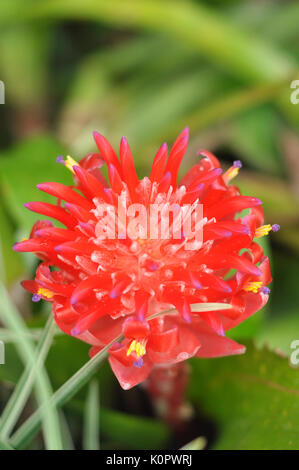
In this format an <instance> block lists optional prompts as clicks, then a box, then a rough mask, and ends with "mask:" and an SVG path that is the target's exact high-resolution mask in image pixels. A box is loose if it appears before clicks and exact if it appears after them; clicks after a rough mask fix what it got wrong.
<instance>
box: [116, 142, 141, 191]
mask: <svg viewBox="0 0 299 470" xmlns="http://www.w3.org/2000/svg"><path fill="white" fill-rule="evenodd" d="M119 156H120V163H121V168H122V173H123V177H124V181H125V182H126V183H127V186H128V188H129V191H130V193H131V195H132V194H133V193H134V190H135V188H136V186H137V185H138V183H139V180H138V176H137V173H136V169H135V165H134V160H133V157H132V153H131V150H130V147H129V144H128V142H127V140H126V139H125V137H123V138H122V139H121V142H120V151H119Z"/></svg>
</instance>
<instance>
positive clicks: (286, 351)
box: [0, 0, 299, 449]
mask: <svg viewBox="0 0 299 470" xmlns="http://www.w3.org/2000/svg"><path fill="white" fill-rule="evenodd" d="M298 24H299V2H298V1H290V0H223V1H220V0H210V1H208V0H206V1H199V0H193V1H191V0H189V1H187V0H172V1H170V0H84V1H82V0H81V1H79V0H64V1H61V0H60V1H59V0H39V1H37V0H1V2H0V80H2V81H3V82H4V83H5V98H6V103H5V104H4V105H1V106H0V122H1V126H0V192H1V198H0V230H1V231H0V237H1V238H0V240H1V246H0V275H1V280H2V281H3V283H5V285H6V286H7V288H8V290H9V293H10V295H11V299H12V301H13V302H14V304H15V305H16V306H17V307H18V308H19V310H20V312H21V313H22V315H23V316H24V318H25V319H26V323H27V325H28V327H30V328H33V330H32V338H33V339H36V338H37V337H38V334H39V331H40V330H39V328H40V326H42V325H43V324H44V322H45V317H46V315H45V310H46V307H45V306H41V305H40V304H38V305H32V303H31V302H30V298H29V296H28V295H27V294H26V293H25V292H23V290H22V289H21V288H20V285H19V282H20V280H21V279H24V278H28V277H31V276H32V274H33V271H34V268H35V267H36V265H35V261H34V260H33V256H31V255H29V256H28V255H23V254H21V255H20V254H16V253H14V252H13V251H12V249H11V247H12V244H13V243H14V241H16V240H20V239H21V238H22V237H23V236H28V231H29V230H30V227H31V225H32V222H33V221H34V220H36V217H35V215H34V214H31V213H29V212H28V211H26V210H25V209H24V207H23V204H24V202H27V201H30V200H36V199H41V198H43V196H42V195H41V193H38V191H37V190H36V187H35V186H36V184H38V183H40V182H43V181H60V182H65V181H67V182H69V183H70V182H71V179H70V175H69V174H66V172H64V171H63V167H61V166H60V165H57V164H56V162H55V159H56V157H57V156H58V155H60V154H64V155H66V154H68V153H70V154H71V155H72V156H73V157H74V158H81V157H82V156H84V155H85V154H86V153H88V152H90V151H92V150H94V149H95V145H94V142H93V139H92V131H94V130H97V131H99V132H100V133H102V134H104V135H105V136H106V138H108V140H109V141H110V142H111V143H112V144H113V145H114V147H115V148H116V149H117V148H118V146H119V141H120V138H121V136H122V135H125V136H126V137H127V139H128V141H129V143H130V145H131V148H132V149H133V152H134V158H135V162H136V166H137V169H138V172H139V175H140V176H143V175H145V174H146V172H148V170H149V168H150V165H151V162H152V159H153V155H154V153H155V151H156V150H157V148H158V147H159V145H160V144H161V143H162V142H163V141H165V140H166V141H167V142H168V143H172V142H173V140H174V139H175V137H176V136H177V134H178V133H179V132H180V131H181V130H182V129H183V128H184V127H185V126H186V125H188V126H189V127H190V133H191V141H190V145H189V149H188V153H187V155H186V157H185V159H184V163H183V167H182V172H183V171H185V170H186V169H187V168H189V167H190V166H191V165H192V164H193V163H195V162H196V160H197V158H198V157H197V156H196V151H197V150H199V149H202V148H207V149H209V150H210V151H212V152H214V153H215V154H216V155H217V156H218V157H219V158H220V159H221V161H222V163H223V165H224V166H225V167H228V166H229V165H230V164H231V163H232V161H233V160H237V159H240V160H242V161H243V169H242V171H241V172H240V175H239V177H238V180H237V184H238V185H240V187H241V188H242V190H243V192H244V193H245V194H250V195H253V196H256V197H259V198H260V199H262V200H263V202H264V209H265V214H266V223H278V224H280V225H281V230H280V231H279V232H278V233H276V234H272V235H270V236H269V237H268V238H267V239H263V240H262V243H263V246H264V248H265V251H266V253H267V254H269V256H270V257H271V264H272V270H273V277H274V282H273V284H272V293H271V298H270V301H269V304H268V306H267V307H266V309H265V311H264V312H262V313H258V314H257V315H256V316H255V317H253V318H252V319H250V320H249V321H247V322H246V323H245V324H244V325H242V326H241V327H239V328H238V329H237V330H236V331H234V332H233V336H234V337H235V338H237V339H238V340H240V341H243V342H245V343H246V344H248V352H247V354H246V355H245V356H242V357H240V358H227V359H217V360H201V361H191V362H190V363H191V367H192V369H193V373H192V379H191V384H190V388H189V398H190V401H191V403H192V406H193V409H194V420H193V421H194V422H193V423H192V426H191V424H190V429H189V431H190V432H189V434H190V436H189V435H188V436H187V434H186V436H184V438H183V439H182V442H178V444H184V443H186V442H187V441H188V438H190V439H191V438H192V437H196V436H197V435H204V436H206V437H207V438H208V445H209V447H211V448H220V449H230V448H233V449H239V448H274V449H279V448H295V449H299V424H298V423H299V377H298V375H299V372H298V369H296V368H292V367H291V366H290V365H289V363H288V358H287V357H288V356H289V355H290V354H291V353H292V349H291V346H290V344H291V342H292V341H293V340H296V339H298V340H299V306H298V305H299V288H298V282H299V262H298V260H299V231H298V228H299V210H298V209H299V204H298V202H299V135H298V130H299V102H298V104H293V103H291V99H290V98H291V93H292V92H294V91H295V90H294V89H292V88H291V83H292V82H293V81H294V80H298V79H299V47H298V44H299V43H298V40H299V29H298ZM298 100H299V93H298V94H297V101H298ZM0 303H1V299H0ZM34 335H35V336H34ZM0 339H2V340H3V341H4V342H5V344H6V365H4V366H0V378H1V381H2V382H1V386H0V409H1V408H2V407H3V406H4V404H5V402H6V401H7V398H8V396H9V394H10V391H11V386H12V385H13V384H14V383H15V382H16V381H17V378H18V377H19V376H20V373H21V370H22V367H23V366H22V363H21V362H20V360H19V359H18V356H17V355H16V351H15V347H14V344H15V342H16V341H17V338H16V337H15V336H14V335H13V333H12V332H10V330H9V329H8V328H5V326H3V328H0ZM87 349H88V348H87V347H86V345H84V344H81V343H79V342H78V341H76V340H75V339H73V338H68V337H64V336H61V335H57V336H56V337H55V341H54V344H53V347H52V348H51V351H50V354H49V357H48V359H47V362H46V368H47V371H48V373H49V376H50V378H51V381H52V385H53V387H54V388H57V387H58V386H60V385H61V384H62V383H63V382H64V381H65V380H66V379H67V378H68V377H70V376H71V374H72V373H74V372H75V371H76V370H77V369H78V368H79V367H80V366H82V365H83V364H84V363H85V362H86V360H87ZM97 380H98V381H99V384H100V393H101V409H100V410H99V413H100V423H101V425H100V434H101V443H102V446H103V448H118V449H121V448H125V449H126V448H129V449H130V448H137V447H138V448H145V447H147V448H165V447H167V446H171V445H173V443H174V442H176V441H175V438H174V437H173V436H171V430H170V429H168V428H167V427H166V426H165V425H164V424H163V423H162V421H161V420H159V419H158V418H156V417H155V416H154V415H153V413H152V411H151V409H150V406H149V404H148V403H147V402H146V396H145V395H144V392H142V390H139V389H137V390H135V389H134V390H132V391H130V392H122V391H121V390H120V389H119V386H118V384H117V383H116V380H115V379H114V377H113V376H112V374H111V373H110V370H109V368H108V367H106V366H105V367H104V368H103V369H101V371H100V373H99V376H98V378H97ZM86 393H89V392H88V390H87V389H84V390H82V391H81V392H80V393H79V394H78V396H77V397H76V399H73V400H71V401H70V402H69V404H68V405H67V407H65V409H64V415H61V416H62V417H61V419H62V420H63V423H64V426H65V427H66V428H67V427H68V429H70V430H71V435H72V439H71V438H70V435H69V434H70V433H69V432H66V433H65V436H66V437H65V439H66V440H67V443H68V444H67V445H68V446H69V447H70V448H71V447H72V446H73V445H76V447H80V446H81V445H82V444H81V440H82V435H81V422H82V419H83V415H84V409H85V408H84V407H85V404H86ZM33 403H34V401H30V402H29V403H28V405H27V408H26V410H25V414H26V413H27V414H28V413H29V412H30V410H32V407H33ZM190 439H189V440H190ZM184 440H185V442H184ZM171 443H172V444H171ZM30 445H31V447H32V448H38V447H40V446H41V445H42V444H41V439H36V440H35V441H34V442H33V443H31V444H30Z"/></svg>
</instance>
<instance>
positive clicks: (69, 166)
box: [65, 155, 79, 174]
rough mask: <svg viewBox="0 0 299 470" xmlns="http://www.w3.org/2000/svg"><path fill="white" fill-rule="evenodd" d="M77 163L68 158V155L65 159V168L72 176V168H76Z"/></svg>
mask: <svg viewBox="0 0 299 470" xmlns="http://www.w3.org/2000/svg"><path fill="white" fill-rule="evenodd" d="M78 165H79V164H78V162H76V160H74V159H73V158H72V157H70V155H68V156H67V157H66V160H65V166H66V167H67V169H68V170H70V171H71V172H72V173H73V174H75V172H74V170H73V166H78Z"/></svg>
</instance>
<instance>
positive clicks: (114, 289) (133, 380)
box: [14, 129, 279, 389]
mask: <svg viewBox="0 0 299 470" xmlns="http://www.w3.org/2000/svg"><path fill="white" fill-rule="evenodd" d="M94 137H95V141H96V144H97V147H98V150H99V153H93V154H89V155H87V156H86V157H84V158H83V159H82V160H81V161H80V162H79V163H77V162H76V161H75V160H74V159H73V158H71V157H67V158H66V159H65V160H64V159H63V158H62V157H58V159H57V161H58V162H59V163H63V164H64V165H65V166H66V168H67V169H68V170H70V171H71V172H72V174H73V176H74V181H75V184H74V186H65V185H63V184H60V183H56V182H48V183H42V184H39V185H38V189H40V190H41V191H44V192H46V193H48V194H50V195H51V196H53V197H54V198H56V199H57V203H54V204H52V203H46V202H29V203H27V204H25V206H26V207H27V208H28V209H30V210H32V211H34V212H38V213H39V214H42V215H44V216H46V217H49V218H53V219H56V220H57V221H59V222H60V223H62V224H63V225H64V227H65V228H60V227H55V226H54V225H53V223H52V222H51V221H49V220H43V221H38V222H36V223H35V225H34V226H33V229H32V231H31V234H30V238H29V239H28V240H24V241H22V242H20V243H17V244H15V246H14V249H15V250H16V251H23V252H27V251H31V252H34V253H35V254H36V256H37V257H38V258H40V259H41V263H40V265H39V267H38V268H37V272H36V276H35V279H34V280H28V281H23V286H24V288H25V289H27V290H29V291H30V292H31V293H32V294H33V298H32V300H33V301H35V302H36V301H38V300H40V299H43V300H46V301H48V302H51V303H52V308H53V314H54V317H55V320H56V323H57V325H58V326H59V328H61V330H63V331H64V332H65V333H67V334H70V335H73V336H75V337H77V338H79V339H81V340H83V341H86V342H87V343H89V344H91V345H92V348H91V351H90V355H91V356H92V355H94V354H96V353H97V352H98V351H100V350H101V349H102V348H104V347H106V346H107V345H110V347H109V362H110V365H111V367H112V369H113V371H114V373H115V375H116V376H117V378H118V380H119V382H120V384H121V386H122V387H123V388H125V389H128V388H130V387H132V386H134V385H136V384H138V383H140V382H141V381H143V380H144V379H146V377H147V376H148V375H149V373H150V371H151V370H152V368H153V367H154V366H155V365H159V364H163V365H165V364H166V365H167V364H169V365H170V364H175V363H177V362H179V361H183V360H185V359H188V358H190V357H193V356H196V357H216V356H225V355H230V354H240V353H242V352H244V349H245V348H244V347H243V346H242V345H239V344H237V343H236V342H234V341H233V340H231V339H229V338H227V337H226V336H225V332H226V330H229V329H231V328H233V327H234V326H236V325H238V324H239V323H241V322H243V321H244V320H246V319H247V318H248V317H249V316H251V315H252V314H253V313H255V312H256V311H257V310H259V309H260V308H262V307H263V306H264V305H265V303H266V302H267V300H268V294H269V289H268V288H267V287H266V285H267V284H269V283H270V282H271V280H272V279H271V273H270V267H269V260H268V258H267V257H265V256H264V255H263V250H262V248H261V246H260V245H259V244H258V243H256V241H255V238H259V237H261V236H263V235H266V234H268V233H269V231H270V230H273V231H276V230H278V228H279V226H277V225H273V226H271V225H263V220H264V216H263V211H262V208H261V201H260V200H259V199H257V198H254V197H249V196H242V195H241V194H240V191H239V189H238V188H237V187H236V186H233V185H231V184H230V182H231V180H232V178H234V177H235V176H237V174H238V172H239V169H240V168H241V166H242V165H241V162H239V161H237V162H235V163H234V164H233V166H232V167H231V168H230V169H228V170H227V171H226V172H225V173H224V174H223V175H222V170H221V168H220V164H219V161H218V160H217V158H216V157H215V156H214V155H212V154H211V153H210V152H207V151H202V152H200V153H199V156H200V160H199V162H198V163H197V164H196V165H195V166H193V168H191V170H190V171H189V172H188V173H187V174H186V175H185V176H184V177H183V179H182V180H181V181H180V183H177V176H178V170H179V166H180V163H181V161H182V159H183V157H184V154H185V152H186V148H187V143H188V129H185V130H184V131H183V132H182V133H181V134H180V135H179V137H178V138H177V139H176V141H175V142H174V144H173V146H172V148H171V149H170V152H169V154H168V149H167V145H166V144H163V145H162V146H161V148H160V149H159V150H158V152H157V154H156V156H155V158H154V161H153V165H152V169H151V173H150V176H149V177H145V178H143V179H141V180H139V179H138V176H137V174H136V171H135V167H134V163H133V157H132V154H131V150H130V148H129V145H128V143H127V141H126V139H125V138H122V140H121V144H120V152H119V156H120V158H118V157H117V155H116V153H115V151H114V150H113V148H112V147H111V145H110V144H109V142H108V141H107V140H106V139H105V138H104V137H103V136H101V135H100V134H98V133H96V132H95V133H94ZM103 164H107V167H108V175H109V182H110V185H109V184H108V182H107V181H106V180H105V178H104V177H103V175H102V173H101V172H100V170H99V168H100V167H101V166H102V165H103ZM63 201H64V202H63ZM134 204H135V205H136V204H137V205H141V206H142V207H143V208H145V215H146V216H148V215H149V210H150V207H151V206H152V205H153V204H156V205H158V207H159V208H160V210H161V212H160V216H159V218H158V219H157V220H159V221H160V222H161V223H162V224H161V227H162V226H163V221H165V213H166V212H165V211H166V209H169V207H170V206H172V207H173V208H174V209H175V210H174V212H173V218H172V219H171V222H169V218H168V225H170V226H171V228H173V229H174V227H176V223H177V221H178V220H179V218H180V220H181V221H182V220H186V219H187V218H188V217H189V216H190V217H191V222H192V220H193V222H194V213H193V212H192V211H193V210H194V209H195V208H196V207H197V206H198V205H200V207H201V208H202V217H201V221H200V230H201V238H200V239H199V238H198V237H197V231H195V232H192V231H191V232H186V230H181V229H180V230H177V233H176V235H177V236H176V237H170V236H164V235H165V233H166V232H165V230H166V228H169V227H167V224H166V226H165V227H164V229H162V228H161V230H160V232H159V236H158V237H152V236H151V235H152V234H151V232H150V229H151V228H152V227H148V226H145V227H144V226H143V227H141V225H142V224H140V218H139V219H138V223H137V221H136V217H135V218H134V215H136V214H134V215H132V214H131V215H130V214H129V211H128V210H127V208H128V207H129V206H130V205H131V206H132V205H134ZM138 207H139V206H138ZM186 207H187V209H186ZM124 208H125V209H124ZM244 209H247V210H248V211H247V214H246V215H244V216H242V213H243V212H242V211H244ZM124 215H125V216H128V217H125V219H124V218H123V216H124ZM116 222H117V224H118V229H119V232H118V233H117V234H115V232H114V230H115V225H116ZM141 229H142V230H141ZM140 230H141V231H140ZM120 232H121V233H120ZM103 233H104V234H106V236H103ZM111 234H112V235H114V236H111ZM53 267H55V270H53V269H52V268H53Z"/></svg>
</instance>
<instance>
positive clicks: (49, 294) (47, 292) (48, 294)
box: [32, 287, 54, 300]
mask: <svg viewBox="0 0 299 470" xmlns="http://www.w3.org/2000/svg"><path fill="white" fill-rule="evenodd" d="M37 295H39V296H40V297H46V298H47V299H52V297H53V295H54V293H53V292H52V291H50V290H49V289H45V288H44V287H39V289H38V291H37ZM32 300H33V299H32Z"/></svg>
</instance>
